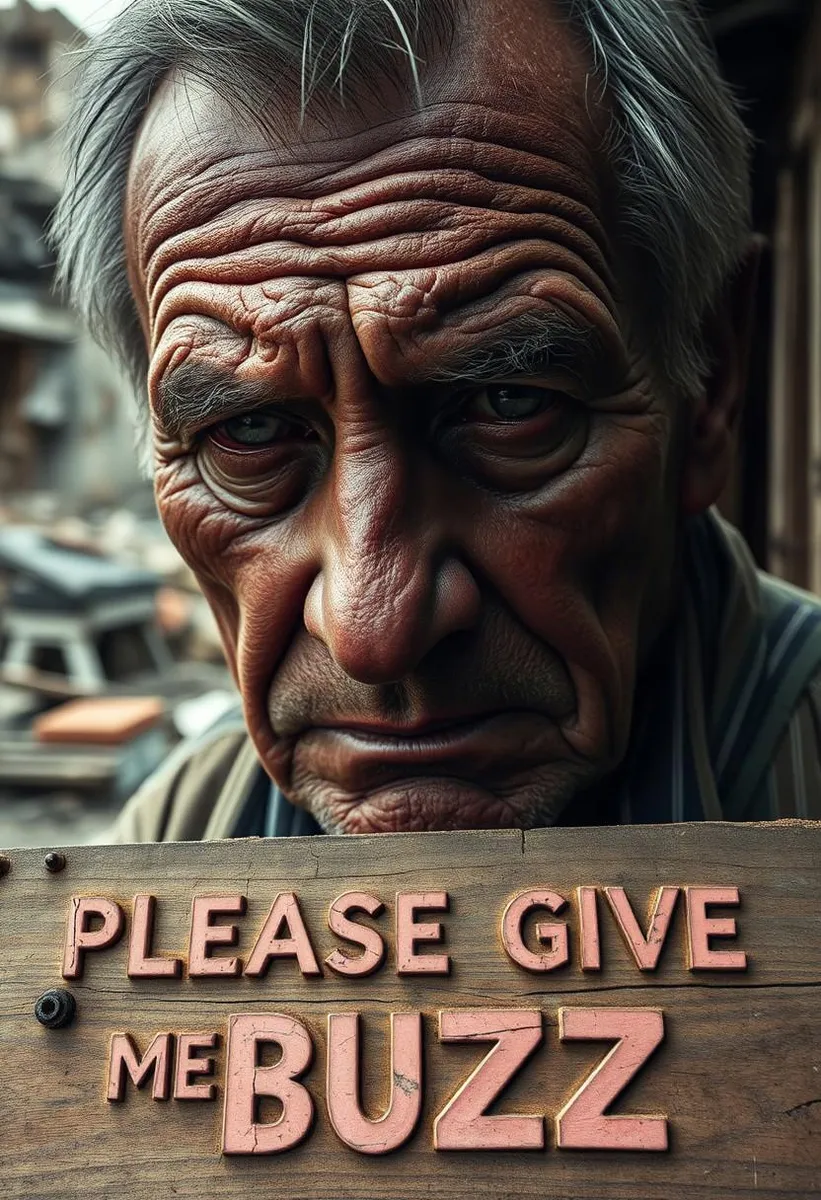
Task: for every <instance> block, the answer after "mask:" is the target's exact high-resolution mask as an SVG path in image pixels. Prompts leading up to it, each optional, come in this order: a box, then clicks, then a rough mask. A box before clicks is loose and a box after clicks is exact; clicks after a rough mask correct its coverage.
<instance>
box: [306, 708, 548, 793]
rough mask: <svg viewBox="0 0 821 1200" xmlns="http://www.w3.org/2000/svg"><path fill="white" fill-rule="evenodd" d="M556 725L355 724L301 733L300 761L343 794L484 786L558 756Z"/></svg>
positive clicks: (492, 718)
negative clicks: (436, 779)
mask: <svg viewBox="0 0 821 1200" xmlns="http://www.w3.org/2000/svg"><path fill="white" fill-rule="evenodd" d="M560 743H562V739H561V735H560V733H559V732H558V730H557V727H556V724H555V722H554V721H553V720H552V719H551V718H549V717H547V716H546V715H545V714H542V713H534V712H527V711H519V712H504V713H498V712H497V713H489V714H479V715H475V716H469V717H461V718H455V719H454V718H450V719H446V720H425V721H419V722H416V723H414V724H413V725H404V724H402V725H400V724H392V723H387V722H384V721H372V722H371V721H364V722H363V721H355V722H347V721H346V723H345V724H340V725H324V726H321V727H314V728H312V729H309V730H306V731H305V733H303V734H302V735H301V736H300V738H299V746H298V749H297V755H298V757H299V758H300V759H301V760H302V761H303V762H305V761H306V759H307V760H309V761H310V767H311V770H312V772H316V773H317V774H318V775H320V776H321V777H322V778H324V779H326V780H330V781H333V782H334V783H336V784H338V785H339V786H341V787H343V788H345V789H346V790H349V791H360V790H370V789H372V788H374V787H380V786H382V785H383V784H387V783H391V782H394V781H396V780H398V779H403V778H408V777H409V776H414V777H418V776H425V775H436V776H442V775H451V776H456V777H458V778H463V779H468V780H474V781H476V782H487V781H489V780H490V779H492V778H498V777H499V775H500V772H503V773H504V774H510V772H511V771H512V770H513V771H515V770H523V769H526V768H527V767H530V766H533V765H535V764H536V763H539V762H544V761H545V759H550V758H554V757H556V756H557V750H558V747H559V745H560Z"/></svg>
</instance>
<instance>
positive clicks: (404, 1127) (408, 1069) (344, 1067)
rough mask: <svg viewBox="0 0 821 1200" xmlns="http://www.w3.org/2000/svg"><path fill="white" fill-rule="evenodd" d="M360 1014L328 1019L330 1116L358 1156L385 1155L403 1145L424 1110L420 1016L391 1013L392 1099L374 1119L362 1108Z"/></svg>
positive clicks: (339, 1015) (333, 1016) (328, 1102)
mask: <svg viewBox="0 0 821 1200" xmlns="http://www.w3.org/2000/svg"><path fill="white" fill-rule="evenodd" d="M359 1054H360V1038H359V1013H332V1014H331V1015H330V1016H329V1017H328V1077H327V1088H326V1091H327V1098H326V1103H327V1105H328V1116H329V1117H330V1118H331V1124H332V1125H333V1127H334V1129H335V1130H336V1133H337V1135H338V1136H339V1137H340V1138H341V1139H342V1141H343V1142H344V1143H345V1145H346V1146H350V1147H351V1149H352V1150H358V1151H359V1152H360V1153H361V1154H387V1153H388V1152H389V1151H391V1150H397V1149H398V1148H399V1147H400V1146H403V1145H404V1144H405V1142H406V1141H407V1140H408V1138H409V1137H410V1136H411V1134H412V1133H413V1131H414V1129H415V1128H416V1124H417V1122H418V1120H419V1115H420V1113H421V1111H422V1017H421V1015H420V1014H419V1013H391V1067H390V1078H391V1080H392V1081H393V1082H392V1090H391V1098H390V1102H389V1104H388V1107H387V1109H386V1111H385V1112H384V1114H383V1115H382V1116H381V1117H379V1118H378V1120H375V1121H372V1120H371V1119H370V1118H369V1117H366V1116H365V1114H364V1113H363V1112H362V1101H361V1100H360V1096H359V1077H360V1062H359Z"/></svg>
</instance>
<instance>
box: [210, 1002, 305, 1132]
mask: <svg viewBox="0 0 821 1200" xmlns="http://www.w3.org/2000/svg"><path fill="white" fill-rule="evenodd" d="M263 1042H274V1043H275V1044H276V1045H278V1046H280V1047H281V1049H282V1057H281V1058H280V1059H279V1061H278V1062H277V1063H275V1064H274V1066H272V1067H259V1066H257V1055H258V1047H259V1046H260V1044H261V1043H263ZM313 1051H314V1048H313V1043H312V1042H311V1039H310V1037H309V1035H308V1031H307V1029H306V1028H305V1026H304V1025H302V1024H301V1023H300V1022H299V1021H296V1020H295V1019H294V1018H293V1017H286V1016H283V1015H282V1013H259V1014H253V1015H242V1016H236V1017H230V1018H229V1020H228V1052H227V1054H226V1063H225V1113H224V1118H223V1126H222V1150H223V1153H224V1154H280V1153H281V1152H282V1151H283V1150H290V1149H291V1148H292V1147H293V1146H297V1145H298V1144H299V1143H300V1142H301V1141H302V1140H303V1138H305V1137H307V1135H308V1133H309V1131H310V1128H311V1122H312V1121H313V1117H314V1102H313V1100H312V1099H311V1095H310V1092H308V1090H307V1089H306V1088H304V1087H303V1086H302V1084H301V1083H297V1082H296V1079H297V1078H298V1076H300V1075H302V1074H303V1072H305V1071H307V1069H308V1067H309V1066H310V1065H311V1059H312V1058H313ZM258 1096H274V1097H276V1099H278V1100H279V1101H280V1103H281V1104H282V1113H281V1114H280V1117H279V1120H278V1121H274V1122H272V1123H271V1124H266V1125H262V1124H259V1123H258V1122H257V1121H256V1116H257V1111H256V1110H257V1103H256V1101H257V1097H258Z"/></svg>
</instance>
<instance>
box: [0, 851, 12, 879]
mask: <svg viewBox="0 0 821 1200" xmlns="http://www.w3.org/2000/svg"><path fill="white" fill-rule="evenodd" d="M10 870H11V859H10V858H6V856H5V854H0V876H2V875H8V873H9V871H10Z"/></svg>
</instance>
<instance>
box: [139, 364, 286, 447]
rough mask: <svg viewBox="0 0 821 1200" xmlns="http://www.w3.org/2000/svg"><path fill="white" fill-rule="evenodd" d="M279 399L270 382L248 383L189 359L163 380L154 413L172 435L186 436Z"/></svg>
mask: <svg viewBox="0 0 821 1200" xmlns="http://www.w3.org/2000/svg"><path fill="white" fill-rule="evenodd" d="M276 399H277V397H276V396H275V395H274V394H272V389H271V387H270V385H269V384H261V383H248V382H247V381H244V380H239V379H235V378H234V377H233V376H232V375H228V374H226V373H225V372H223V371H219V370H217V369H216V368H214V367H212V366H209V365H208V364H207V363H198V362H193V361H191V360H187V361H186V362H184V363H182V364H181V365H180V366H179V367H175V368H174V370H173V371H171V372H169V374H168V375H166V376H165V378H164V379H162V380H160V383H159V385H158V387H157V399H156V402H155V405H154V416H155V418H156V420H157V422H158V423H159V425H160V427H161V428H162V429H163V431H164V432H165V433H166V434H168V435H169V436H170V437H177V438H186V437H190V436H191V435H192V434H193V433H195V432H196V431H197V430H199V429H204V428H205V427H206V426H208V425H215V424H218V423H219V422H220V421H226V420H228V419H229V418H230V417H232V416H236V415H237V414H238V413H242V412H247V411H248V410H249V409H252V408H260V407H261V406H262V405H265V404H272V403H274V402H275V401H276Z"/></svg>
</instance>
